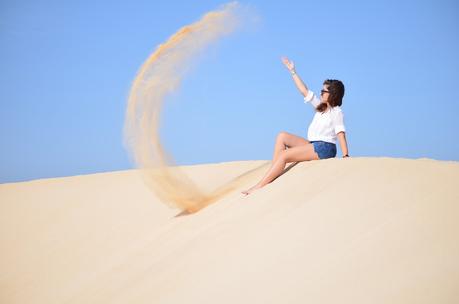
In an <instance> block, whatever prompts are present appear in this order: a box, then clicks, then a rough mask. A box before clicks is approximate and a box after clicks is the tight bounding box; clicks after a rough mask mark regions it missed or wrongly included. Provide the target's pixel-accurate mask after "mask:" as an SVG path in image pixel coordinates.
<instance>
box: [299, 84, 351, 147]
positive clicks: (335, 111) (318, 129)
mask: <svg viewBox="0 0 459 304" xmlns="http://www.w3.org/2000/svg"><path fill="white" fill-rule="evenodd" d="M304 103H310V104H311V105H312V106H313V107H314V110H315V109H316V108H317V106H318V105H319V104H320V103H321V101H320V98H318V97H317V96H316V94H314V92H312V91H311V90H308V95H306V97H304ZM339 132H346V128H345V127H344V114H343V111H342V110H341V107H339V106H336V107H333V108H331V109H330V108H329V109H328V110H326V111H325V112H324V113H320V112H316V114H315V115H314V118H313V119H312V122H311V124H310V125H309V128H308V140H309V141H313V140H322V141H326V142H330V143H333V144H336V139H337V136H336V135H337V134H338V133H339Z"/></svg>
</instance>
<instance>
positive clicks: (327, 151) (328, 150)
mask: <svg viewBox="0 0 459 304" xmlns="http://www.w3.org/2000/svg"><path fill="white" fill-rule="evenodd" d="M310 143H311V144H312V145H313V146H314V151H316V153H317V154H318V155H319V158H320V159H325V158H332V157H335V156H336V144H332V143H329V142H326V141H322V140H313V141H311V142H310Z"/></svg>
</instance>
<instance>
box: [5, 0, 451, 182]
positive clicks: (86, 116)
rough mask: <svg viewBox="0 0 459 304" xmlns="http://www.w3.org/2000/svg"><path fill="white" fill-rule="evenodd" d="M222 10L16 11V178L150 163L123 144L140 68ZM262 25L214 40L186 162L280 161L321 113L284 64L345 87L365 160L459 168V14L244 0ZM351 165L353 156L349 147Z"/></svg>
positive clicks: (318, 81) (82, 5) (8, 139)
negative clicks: (132, 156) (280, 144)
mask: <svg viewBox="0 0 459 304" xmlns="http://www.w3.org/2000/svg"><path fill="white" fill-rule="evenodd" d="M224 3H225V2H221V1H161V2H159V1H120V2H117V1H98V2H94V1H74V2H65V1H23V0H14V1H13V0H6V1H5V0H2V1H1V2H0V45H1V47H0V65H1V69H0V81H1V90H0V102H1V111H0V132H1V133H0V140H1V150H0V151H1V152H0V153H1V154H0V155H1V157H0V183H6V182H15V181H25V180H32V179H37V178H48V177H60V176H71V175H80V174H89V173H96V172H106V171H115V170H125V169H131V168H134V164H132V163H131V161H130V160H129V156H128V153H127V151H126V150H125V148H124V146H123V144H122V128H123V124H124V111H125V108H126V100H127V96H128V92H129V88H130V85H131V82H132V80H133V79H134V77H135V75H136V72H137V70H138V68H139V67H140V66H141V64H142V63H143V62H144V60H145V59H146V58H147V57H148V55H149V54H150V53H151V52H152V51H154V50H155V48H156V46H157V45H158V44H160V43H163V42H164V41H165V40H167V38H168V37H169V36H170V35H172V34H173V33H175V32H176V31H177V30H178V29H179V28H180V27H182V26H184V25H187V24H190V23H192V22H195V21H197V20H198V19H199V18H200V17H201V16H202V15H203V14H205V13H206V12H208V11H211V10H214V9H216V8H218V7H219V6H220V5H222V4H224ZM240 3H241V4H243V5H248V6H250V7H251V9H252V11H253V12H255V13H256V14H257V16H258V17H259V22H258V23H256V24H255V25H253V24H252V25H251V26H250V27H249V28H246V29H243V30H241V31H239V32H236V33H234V34H233V35H231V36H228V37H225V38H223V39H222V40H220V41H219V42H218V43H216V44H214V45H213V46H211V47H210V48H209V49H208V51H207V52H206V53H205V55H204V56H201V57H200V59H199V60H198V62H197V64H195V65H194V68H193V69H192V70H191V71H190V72H189V73H188V74H187V76H186V78H185V79H184V80H183V83H182V85H181V87H180V89H179V91H178V92H176V93H175V94H173V95H172V96H170V97H169V98H168V100H167V104H166V106H165V108H164V112H163V116H162V120H163V122H162V125H161V136H162V141H163V143H164V145H165V147H166V149H167V150H168V151H169V152H170V153H172V155H173V156H174V158H175V160H176V162H177V163H178V164H180V165H191V164H201V163H216V162H226V161H237V160H255V159H257V160H258V159H266V160H267V159H270V158H271V157H272V152H273V144H274V140H275V137H276V134H277V133H278V132H280V131H287V132H290V133H294V134H297V135H300V136H303V137H306V132H307V127H308V126H309V123H310V122H311V120H312V117H313V115H314V112H313V110H312V107H311V106H310V105H309V104H304V103H303V100H302V97H301V95H300V94H299V92H298V91H297V90H296V88H295V86H294V83H293V81H292V79H291V77H290V75H289V73H288V71H287V70H286V69H285V67H284V66H283V65H282V63H281V61H280V57H281V56H282V55H286V56H288V57H289V58H291V59H292V60H293V61H294V62H295V64H296V69H297V72H298V74H299V75H300V76H301V78H302V79H303V80H304V82H305V83H306V84H307V85H308V86H309V87H310V88H311V89H312V90H313V91H316V92H318V91H319V90H320V88H321V85H322V82H323V80H324V79H326V78H335V79H340V80H342V81H343V83H344V85H345V87H346V94H345V96H344V99H343V105H342V109H343V112H344V114H345V125H346V129H347V133H346V137H347V140H348V147H349V154H350V155H351V156H354V157H403V158H411V159H416V158H421V157H426V158H432V159H437V160H454V161H458V160H459V143H458V140H457V135H456V134H457V132H458V131H459V125H458V123H457V116H458V114H459V90H457V89H456V87H457V83H458V81H459V60H458V56H457V54H459V5H458V4H457V2H455V1H453V0H450V1H446V0H439V1H433V0H432V1H405V0H401V1H380V2H374V1H288V0H287V1H281V2H275V1H240ZM337 157H341V151H340V150H339V148H338V155H337Z"/></svg>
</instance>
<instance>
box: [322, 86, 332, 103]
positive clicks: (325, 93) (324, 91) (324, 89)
mask: <svg viewBox="0 0 459 304" xmlns="http://www.w3.org/2000/svg"><path fill="white" fill-rule="evenodd" d="M328 96H330V93H328V85H326V84H324V85H323V87H322V91H320V99H321V100H322V101H323V102H327V101H328Z"/></svg>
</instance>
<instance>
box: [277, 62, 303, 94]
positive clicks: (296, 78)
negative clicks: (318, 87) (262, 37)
mask: <svg viewBox="0 0 459 304" xmlns="http://www.w3.org/2000/svg"><path fill="white" fill-rule="evenodd" d="M281 59H282V63H283V64H284V65H285V66H286V67H287V69H288V70H289V71H290V73H291V74H292V77H293V81H294V82H295V85H296V87H297V88H298V90H299V91H300V93H301V94H303V96H304V97H306V96H307V95H308V92H309V91H308V87H307V86H306V85H305V84H304V82H303V81H302V80H301V78H300V76H298V74H297V73H296V71H295V65H294V64H293V61H290V60H289V59H288V58H287V57H282V58H281Z"/></svg>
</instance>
